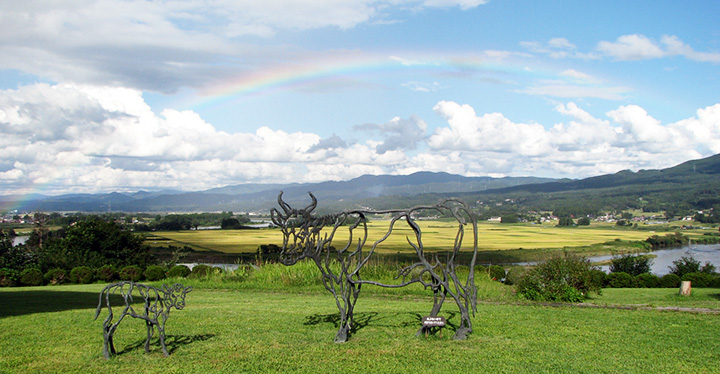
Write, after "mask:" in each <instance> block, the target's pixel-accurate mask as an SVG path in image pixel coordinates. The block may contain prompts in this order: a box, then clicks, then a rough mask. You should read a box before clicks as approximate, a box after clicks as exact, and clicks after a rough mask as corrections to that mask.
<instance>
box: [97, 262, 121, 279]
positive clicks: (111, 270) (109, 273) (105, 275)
mask: <svg viewBox="0 0 720 374" xmlns="http://www.w3.org/2000/svg"><path fill="white" fill-rule="evenodd" d="M95 277H96V278H97V279H98V280H100V281H103V282H106V283H110V282H112V281H114V280H116V279H117V278H118V272H117V270H115V267H113V266H112V265H103V266H101V267H100V268H98V269H97V271H96V272H95Z"/></svg>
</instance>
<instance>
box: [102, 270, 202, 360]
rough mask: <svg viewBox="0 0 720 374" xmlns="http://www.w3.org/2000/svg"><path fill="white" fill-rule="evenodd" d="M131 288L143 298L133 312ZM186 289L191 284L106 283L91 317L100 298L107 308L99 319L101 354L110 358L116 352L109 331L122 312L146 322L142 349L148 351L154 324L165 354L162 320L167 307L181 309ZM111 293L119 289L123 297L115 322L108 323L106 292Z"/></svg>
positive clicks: (163, 324)
mask: <svg viewBox="0 0 720 374" xmlns="http://www.w3.org/2000/svg"><path fill="white" fill-rule="evenodd" d="M134 290H135V291H137V293H138V294H139V295H140V297H142V298H143V300H144V303H143V304H142V306H141V307H140V308H141V309H139V311H140V313H138V312H136V311H135V308H134V307H133V305H132V303H133V291H134ZM190 291H192V287H184V286H183V285H182V284H180V283H176V284H174V285H172V286H170V287H168V286H167V285H163V287H162V289H159V288H155V287H152V286H148V285H144V284H140V283H135V282H129V281H125V282H119V283H114V284H110V285H108V286H106V287H105V288H103V290H102V291H101V292H100V297H99V299H100V300H99V302H98V306H97V311H96V312H95V319H97V318H98V316H99V315H100V311H101V310H102V307H103V302H104V303H105V305H106V306H107V309H108V316H107V318H105V321H104V322H103V337H104V338H105V343H104V346H103V355H104V356H105V358H106V359H110V354H116V353H117V352H115V345H114V344H113V335H114V334H115V330H117V327H118V325H119V324H120V322H122V320H123V318H125V316H131V317H134V318H140V319H142V320H145V323H146V324H147V340H145V352H150V338H151V337H152V335H153V332H154V328H155V327H157V330H158V335H159V337H160V346H161V347H162V351H163V355H165V357H167V356H168V355H169V354H168V351H167V348H166V347H165V322H167V319H168V317H169V315H170V309H172V308H175V309H177V310H182V309H183V308H184V307H185V295H186V294H187V293H188V292H190ZM115 293H119V294H120V296H122V298H123V299H124V300H125V306H124V308H123V310H122V313H121V314H120V317H119V318H118V320H117V322H115V323H112V322H113V317H114V314H113V310H112V307H111V306H110V295H112V294H115Z"/></svg>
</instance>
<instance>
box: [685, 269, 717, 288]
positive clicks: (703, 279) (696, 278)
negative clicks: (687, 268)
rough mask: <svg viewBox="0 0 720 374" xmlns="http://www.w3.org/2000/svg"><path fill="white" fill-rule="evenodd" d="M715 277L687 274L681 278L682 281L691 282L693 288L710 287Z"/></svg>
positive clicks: (698, 273) (703, 274)
mask: <svg viewBox="0 0 720 374" xmlns="http://www.w3.org/2000/svg"><path fill="white" fill-rule="evenodd" d="M714 278H715V277H714V276H713V275H712V274H708V273H701V272H696V273H685V274H683V276H682V277H681V278H680V280H682V281H690V282H691V285H692V286H693V287H710V285H711V284H713V279H714Z"/></svg>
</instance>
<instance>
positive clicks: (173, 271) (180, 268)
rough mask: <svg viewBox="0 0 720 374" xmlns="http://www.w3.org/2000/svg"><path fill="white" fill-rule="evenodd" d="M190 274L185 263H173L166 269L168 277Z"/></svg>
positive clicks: (181, 276) (180, 276) (183, 276)
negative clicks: (173, 264)
mask: <svg viewBox="0 0 720 374" xmlns="http://www.w3.org/2000/svg"><path fill="white" fill-rule="evenodd" d="M188 275H190V268H189V267H187V266H185V265H175V266H173V267H171V268H170V270H168V277H171V278H185V277H187V276H188Z"/></svg>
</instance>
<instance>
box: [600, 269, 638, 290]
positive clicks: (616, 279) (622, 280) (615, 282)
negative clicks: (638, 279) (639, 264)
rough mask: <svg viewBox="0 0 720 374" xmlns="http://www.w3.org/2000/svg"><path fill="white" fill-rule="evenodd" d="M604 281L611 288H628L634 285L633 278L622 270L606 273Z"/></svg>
mask: <svg viewBox="0 0 720 374" xmlns="http://www.w3.org/2000/svg"><path fill="white" fill-rule="evenodd" d="M606 282H607V285H608V287H611V288H629V287H635V278H634V277H633V276H632V275H630V274H628V273H623V272H618V273H610V274H608V275H607V278H606Z"/></svg>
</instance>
